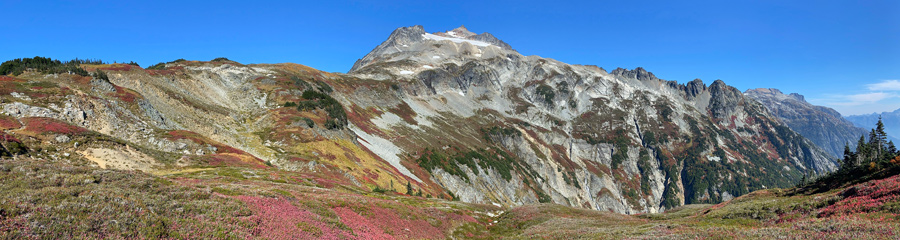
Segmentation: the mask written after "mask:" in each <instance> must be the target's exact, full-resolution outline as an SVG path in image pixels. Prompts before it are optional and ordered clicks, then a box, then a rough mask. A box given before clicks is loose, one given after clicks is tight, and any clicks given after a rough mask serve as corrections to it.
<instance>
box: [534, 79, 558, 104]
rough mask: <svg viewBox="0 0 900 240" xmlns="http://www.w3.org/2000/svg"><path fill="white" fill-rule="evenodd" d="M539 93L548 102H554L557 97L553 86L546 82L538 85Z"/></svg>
mask: <svg viewBox="0 0 900 240" xmlns="http://www.w3.org/2000/svg"><path fill="white" fill-rule="evenodd" d="M537 94H538V95H539V96H541V97H543V98H544V99H543V100H544V102H545V103H547V104H553V98H554V97H556V93H555V92H554V91H553V87H550V86H548V85H546V84H541V85H540V86H538V87H537Z"/></svg>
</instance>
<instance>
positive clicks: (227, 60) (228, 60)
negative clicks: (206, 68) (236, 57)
mask: <svg viewBox="0 0 900 240" xmlns="http://www.w3.org/2000/svg"><path fill="white" fill-rule="evenodd" d="M211 62H232V61H231V60H230V59H228V58H224V57H217V58H215V59H213V60H212V61H211Z"/></svg>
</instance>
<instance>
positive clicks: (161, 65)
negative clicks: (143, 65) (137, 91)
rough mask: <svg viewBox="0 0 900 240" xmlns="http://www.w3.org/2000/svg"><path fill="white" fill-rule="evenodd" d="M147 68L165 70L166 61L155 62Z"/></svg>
mask: <svg viewBox="0 0 900 240" xmlns="http://www.w3.org/2000/svg"><path fill="white" fill-rule="evenodd" d="M147 69H150V70H165V69H166V63H157V64H154V65H152V66H150V67H147Z"/></svg>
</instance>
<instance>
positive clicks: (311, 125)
mask: <svg viewBox="0 0 900 240" xmlns="http://www.w3.org/2000/svg"><path fill="white" fill-rule="evenodd" d="M303 121H304V122H306V126H307V127H309V128H313V127H315V126H316V122H313V120H312V119H309V118H308V117H305V118H303Z"/></svg>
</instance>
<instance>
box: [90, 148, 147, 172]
mask: <svg viewBox="0 0 900 240" xmlns="http://www.w3.org/2000/svg"><path fill="white" fill-rule="evenodd" d="M78 153H79V154H81V155H82V156H84V157H85V158H87V159H88V160H91V161H92V162H95V163H97V165H99V166H100V168H103V169H107V168H113V169H124V170H132V169H133V170H140V171H142V172H150V171H152V170H153V169H154V167H156V166H158V165H159V164H158V163H157V162H156V160H155V159H153V158H152V157H150V156H147V155H146V154H143V153H141V152H138V151H137V150H134V149H131V148H128V147H126V148H125V149H109V148H88V149H85V150H83V151H79V152H78Z"/></svg>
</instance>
